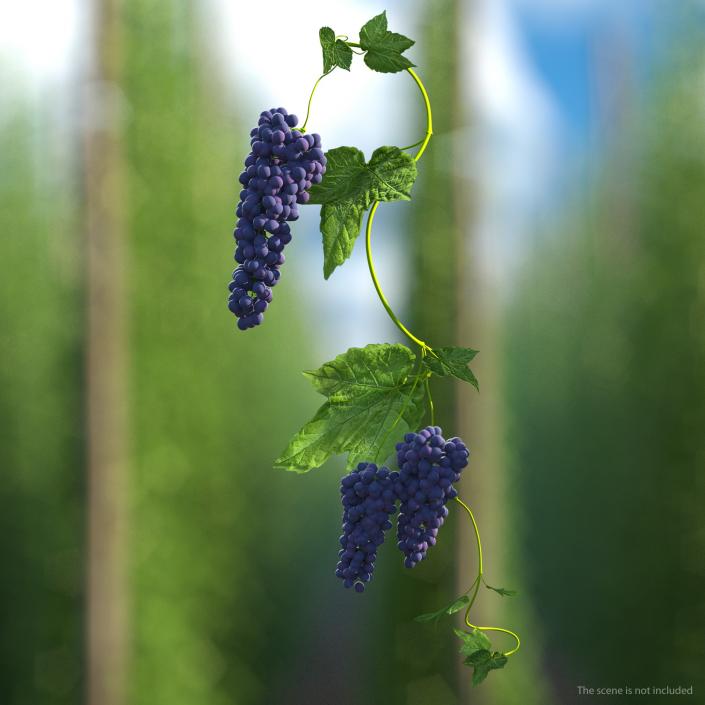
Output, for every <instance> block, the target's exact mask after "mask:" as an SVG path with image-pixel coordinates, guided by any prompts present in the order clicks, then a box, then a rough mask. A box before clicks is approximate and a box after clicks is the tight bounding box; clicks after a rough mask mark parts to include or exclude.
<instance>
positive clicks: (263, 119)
mask: <svg viewBox="0 0 705 705" xmlns="http://www.w3.org/2000/svg"><path fill="white" fill-rule="evenodd" d="M297 124H298V118H297V117H296V115H292V114H289V113H287V111H286V110H284V108H272V109H271V110H265V111H264V112H262V113H261V114H260V117H259V120H258V122H257V127H255V128H253V129H252V130H251V131H250V137H251V140H250V144H251V148H252V151H251V152H250V154H249V155H248V156H247V158H246V159H245V170H244V171H243V172H242V173H241V174H240V176H239V183H240V184H242V186H243V187H244V188H243V189H242V190H241V191H240V202H239V203H238V205H237V209H236V215H237V218H238V221H237V226H236V228H235V232H234V236H235V239H236V240H237V243H238V245H237V248H236V250H235V260H236V262H237V263H238V264H239V265H240V266H239V267H238V268H237V269H236V270H235V272H233V281H232V282H231V283H230V286H229V289H230V291H231V292H232V291H234V290H235V289H237V290H238V292H239V295H238V296H237V297H234V296H233V295H232V294H231V296H230V297H229V298H228V308H229V309H230V310H231V311H232V312H233V313H234V314H235V315H236V316H237V318H238V328H240V330H247V329H248V328H253V327H254V326H257V325H259V324H260V323H261V322H262V319H263V313H264V311H265V310H266V308H267V306H266V304H267V303H269V302H271V300H272V293H271V290H270V289H269V287H272V286H274V285H275V284H276V283H277V281H278V280H279V276H280V271H279V267H281V266H282V265H283V264H284V261H285V258H284V255H283V253H282V250H283V249H284V246H285V245H288V244H289V243H290V242H291V229H290V227H289V224H288V223H287V221H294V220H297V219H298V217H299V211H298V208H297V205H298V204H304V203H307V202H308V200H309V194H308V193H307V190H308V189H309V188H310V187H311V185H312V184H314V183H320V181H321V178H322V175H323V174H325V171H326V157H325V155H324V154H323V151H322V150H321V148H320V147H321V138H320V135H316V134H306V135H302V133H301V131H300V130H293V129H292V128H293V127H295V126H296V125H297ZM267 233H269V234H270V236H269V238H267ZM275 233H276V234H275ZM260 285H262V286H266V287H267V289H266V293H260V291H261V286H260ZM240 290H242V291H240ZM245 297H249V298H250V299H251V302H250V303H249V304H248V302H247V301H245V300H244V298H245ZM260 302H262V303H264V304H265V305H264V307H263V306H261V305H258V304H259V303H260ZM253 306H254V309H253Z"/></svg>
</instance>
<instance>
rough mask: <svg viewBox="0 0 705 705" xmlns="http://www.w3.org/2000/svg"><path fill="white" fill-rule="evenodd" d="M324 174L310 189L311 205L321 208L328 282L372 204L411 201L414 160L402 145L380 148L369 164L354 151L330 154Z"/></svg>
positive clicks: (344, 149) (347, 253) (338, 149)
mask: <svg viewBox="0 0 705 705" xmlns="http://www.w3.org/2000/svg"><path fill="white" fill-rule="evenodd" d="M326 157H327V159H328V164H327V166H326V176H325V178H324V179H323V181H322V182H321V183H320V184H316V185H315V186H313V188H312V189H311V191H310V194H311V197H310V201H309V203H318V204H321V205H322V208H321V234H322V236H323V275H324V277H325V278H326V279H328V277H330V275H331V274H332V273H333V272H334V271H335V268H336V267H338V266H339V265H341V264H343V263H344V262H345V260H346V259H348V258H349V257H350V255H351V254H352V251H353V247H354V245H355V241H356V240H357V237H358V235H359V234H360V230H361V228H362V216H363V214H364V212H365V211H366V210H367V209H368V208H369V207H370V205H371V204H372V203H373V202H374V201H397V200H406V201H408V200H409V199H410V198H411V189H412V187H413V185H414V181H415V180H416V173H417V172H416V162H415V161H414V160H413V158H412V157H411V155H409V154H406V153H405V152H402V151H401V150H400V149H399V148H398V147H379V148H378V149H376V150H375V151H374V153H373V154H372V158H371V159H370V161H369V163H366V162H365V157H364V155H363V153H362V152H361V151H360V150H359V149H356V148H355V147H336V148H335V149H331V150H330V151H329V152H327V153H326Z"/></svg>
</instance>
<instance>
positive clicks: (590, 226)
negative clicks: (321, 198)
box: [0, 0, 705, 705]
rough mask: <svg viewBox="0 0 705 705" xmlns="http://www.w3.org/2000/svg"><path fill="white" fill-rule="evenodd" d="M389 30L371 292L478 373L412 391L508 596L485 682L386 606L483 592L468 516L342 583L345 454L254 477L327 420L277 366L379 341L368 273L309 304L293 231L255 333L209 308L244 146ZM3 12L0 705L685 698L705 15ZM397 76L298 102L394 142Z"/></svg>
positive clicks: (344, 277) (388, 100) (315, 261)
mask: <svg viewBox="0 0 705 705" xmlns="http://www.w3.org/2000/svg"><path fill="white" fill-rule="evenodd" d="M385 7H386V9H387V10H388V14H389V20H390V26H391V28H392V29H395V30H398V31H402V32H404V34H407V35H410V36H412V37H415V38H417V40H418V41H417V45H416V46H415V47H414V48H413V50H412V52H411V55H412V58H413V59H414V61H415V63H416V64H418V66H419V73H420V75H421V76H422V77H423V78H424V81H425V82H426V84H427V87H428V90H429V93H430V95H431V99H432V102H433V106H434V118H435V120H434V122H435V128H436V136H435V137H434V139H433V141H432V142H431V147H430V148H429V151H428V153H427V155H425V156H424V159H423V160H422V162H421V164H420V178H419V181H418V183H417V186H416V190H415V197H414V200H413V202H412V204H411V205H401V206H399V205H393V206H385V207H384V208H383V209H381V211H380V219H379V220H380V234H379V235H378V238H379V242H378V245H377V248H378V250H379V252H378V256H379V257H380V265H379V266H380V272H381V275H382V278H383V280H384V281H385V282H386V283H387V284H388V285H389V289H390V291H391V293H392V297H393V299H394V305H395V308H397V309H398V310H399V311H400V312H402V313H403V314H404V317H405V319H406V320H408V321H410V322H411V324H412V327H413V329H414V330H415V331H417V332H418V333H419V335H421V336H422V337H423V338H424V339H426V340H429V341H432V342H433V343H434V344H436V345H445V344H461V345H470V346H472V347H476V348H479V349H480V351H481V354H480V355H479V357H478V359H477V365H476V370H475V371H476V373H477V374H478V377H479V378H480V384H481V394H480V395H477V394H476V393H475V392H474V391H473V390H470V391H468V390H466V389H457V388H455V387H453V386H452V385H451V384H450V383H449V382H445V383H443V384H442V383H440V382H439V383H438V385H437V388H436V389H435V390H434V396H435V398H436V403H437V406H438V417H439V423H441V424H442V425H443V427H444V428H445V429H446V430H447V432H448V433H449V434H458V435H462V436H463V437H464V438H465V440H466V441H467V442H468V443H469V445H470V446H471V449H472V451H473V457H472V461H471V466H470V470H469V472H468V473H467V474H466V477H465V479H464V481H463V483H462V487H461V490H462V495H463V496H464V497H465V498H466V500H467V501H469V502H470V503H471V504H472V505H473V508H474V509H475V510H476V514H477V516H478V519H479V522H480V529H481V531H482V533H483V540H484V542H485V543H486V553H487V571H488V580H489V582H490V583H491V584H501V585H505V586H507V587H510V588H514V589H516V590H518V592H519V595H518V596H517V597H514V598H500V597H498V596H496V595H494V594H492V593H489V592H487V591H485V592H484V594H483V593H481V600H480V602H479V605H478V615H479V616H478V617H477V620H476V621H479V622H483V623H487V621H489V622H494V623H498V624H502V625H506V626H510V627H512V628H515V629H516V630H517V631H519V632H520V633H521V635H522V637H523V646H522V649H521V651H520V652H519V653H518V654H517V655H516V656H515V657H513V658H512V659H511V662H510V664H509V665H508V666H507V668H506V669H505V670H504V671H502V672H497V673H493V674H492V675H491V676H490V677H489V679H488V680H487V682H486V683H485V684H483V685H482V686H481V687H480V688H478V689H472V688H471V687H470V685H469V675H470V673H469V671H468V669H465V668H464V667H462V665H461V661H460V657H459V656H458V654H457V653H456V647H457V643H456V640H455V638H454V637H453V636H452V634H451V632H450V630H449V629H448V628H447V627H445V628H439V629H435V630H434V629H433V628H432V627H428V626H426V625H420V624H417V623H415V622H413V621H412V619H413V616H414V615H416V614H418V613H420V612H426V611H429V610H430V609H435V608H437V607H440V606H441V605H442V604H444V603H446V602H448V601H450V599H451V598H452V597H453V596H454V595H456V594H458V593H460V592H462V591H464V590H465V589H466V588H467V586H468V584H469V583H470V582H471V581H472V578H473V577H474V573H473V571H474V566H475V557H474V553H473V542H472V536H471V534H470V533H469V527H468V526H467V524H466V522H465V521H464V518H463V517H462V516H460V515H458V514H457V513H456V512H452V514H451V517H450V519H449V521H448V523H447V525H446V528H445V529H444V531H443V536H442V540H441V541H440V543H439V545H438V546H437V547H436V548H435V549H434V550H433V552H432V554H431V555H430V556H429V560H427V561H425V562H424V563H423V564H422V565H420V566H419V567H418V568H416V569H415V570H414V571H413V573H410V572H409V571H405V570H404V569H403V568H402V566H401V561H400V560H395V558H394V556H395V547H394V545H393V542H390V543H391V544H392V545H390V546H385V547H384V550H383V551H382V553H381V559H380V561H379V564H378V574H377V575H376V578H375V581H374V583H373V585H372V586H371V588H370V589H369V590H368V591H367V592H366V593H365V594H364V595H361V596H360V595H356V594H353V593H350V592H348V591H345V590H343V589H342V588H341V586H340V584H339V581H337V580H336V578H335V576H334V575H333V569H334V566H335V562H336V551H337V536H338V533H339V523H340V507H339V498H338V489H337V485H338V481H339V478H340V476H341V474H342V472H343V465H342V463H341V462H339V461H333V462H330V463H328V465H327V466H326V467H324V468H321V469H320V470H318V471H314V472H312V473H310V474H309V475H306V476H295V475H292V474H288V473H285V472H282V471H275V470H273V469H272V459H273V458H274V457H276V455H277V454H278V451H280V450H281V448H283V446H284V445H285V443H286V441H287V439H288V437H289V436H290V435H291V434H292V433H293V432H294V431H295V430H296V429H297V428H298V427H299V426H300V425H301V423H302V422H303V421H304V420H305V419H306V418H307V415H310V414H311V413H312V412H313V411H314V410H315V408H316V407H317V404H318V403H319V399H317V398H316V395H315V394H314V393H313V391H312V390H311V389H310V388H309V385H308V383H307V382H306V380H305V379H304V378H303V377H302V376H301V374H300V371H301V370H303V369H311V368H314V367H317V366H318V365H320V364H321V363H322V362H323V361H324V360H326V359H329V358H330V357H332V356H334V355H335V354H337V353H339V352H343V350H344V349H345V347H347V346H348V345H353V344H355V345H361V344H365V343H366V342H382V341H393V340H395V339H396V338H395V337H394V336H395V330H394V329H393V326H392V325H391V324H390V323H389V322H387V321H386V320H385V318H384V312H383V311H382V310H381V307H379V306H378V304H376V302H375V301H374V300H373V298H372V295H371V294H370V293H369V292H370V291H371V285H369V283H368V281H367V277H366V272H365V270H364V260H363V256H362V252H360V251H356V254H355V257H354V258H353V260H351V262H350V263H349V264H346V266H345V267H344V268H343V269H344V270H345V273H343V272H342V271H341V272H340V273H336V274H335V275H334V276H333V277H332V278H331V280H330V281H329V282H327V283H324V282H323V278H322V274H321V266H320V265H321V255H320V252H319V250H320V245H319V236H318V235H317V234H316V225H317V213H316V212H315V211H317V208H316V207H313V206H312V207H310V212H309V213H307V214H305V216H304V217H303V218H302V220H301V221H300V222H299V223H297V227H296V239H295V241H294V245H292V247H291V248H290V250H291V255H290V254H289V250H288V251H287V258H288V261H287V265H286V267H285V268H284V271H283V274H284V276H283V277H282V281H281V285H280V286H278V287H277V289H276V291H275V294H276V298H275V304H274V305H273V306H272V308H271V310H270V311H269V312H268V314H267V320H266V322H265V325H263V326H261V328H259V329H257V330H254V331H250V332H247V333H241V332H239V331H237V330H236V329H235V326H234V319H233V318H232V316H231V315H230V314H229V312H228V311H227V308H226V305H225V298H226V295H225V293H224V292H225V291H226V289H225V287H226V284H227V282H228V280H229V273H230V270H231V269H232V260H231V257H232V250H233V242H232V238H231V230H232V227H233V225H234V220H235V215H234V211H235V205H236V199H237V194H238V191H239V185H238V183H237V176H238V174H239V171H240V165H241V162H242V160H243V158H244V156H245V154H246V152H247V150H248V144H249V137H248V135H249V129H250V127H251V126H252V125H253V124H254V123H255V122H256V117H257V115H258V113H259V111H260V110H262V109H264V108H266V107H269V104H270V103H276V104H277V105H279V104H285V105H287V106H288V107H289V108H290V109H291V110H294V109H295V110H297V111H299V114H301V113H303V111H304V110H303V109H304V107H305V101H306V99H307V96H308V92H309V90H310V87H311V84H312V82H313V80H314V79H315V78H316V76H317V75H318V72H319V70H320V66H319V63H320V58H319V56H318V48H317V31H318V28H319V27H320V26H322V25H325V24H329V25H331V26H333V27H334V28H335V29H336V31H337V32H347V33H348V34H350V36H351V38H354V37H353V35H354V33H355V31H356V30H357V28H358V27H359V26H360V25H361V24H362V23H363V22H364V21H365V20H367V19H369V17H371V16H372V15H374V14H377V13H378V12H380V11H381V10H382V9H384V8H385ZM0 13H1V14H0V25H1V26H2V27H3V29H1V30H0V261H2V264H3V274H2V276H0V390H1V391H0V467H1V468H2V481H1V482H0V551H1V554H2V577H1V578H0V704H1V705H69V704H73V703H78V702H87V703H89V705H204V704H205V703H207V704H208V705H273V704H275V703H277V704H279V703H286V704H287V705H332V704H334V703H335V705H363V704H364V705H368V704H369V705H377V704H378V703H380V704H382V703H384V704H385V705H464V704H465V703H478V704H480V705H515V704H516V705H520V704H521V705H570V704H571V703H578V702H580V703H585V702H593V703H612V702H625V701H626V702H641V703H645V704H647V705H650V704H651V703H661V702H664V703H670V702H688V703H705V671H704V670H703V663H705V646H704V644H705V641H704V639H703V637H704V635H705V591H704V589H703V588H705V523H704V522H703V518H702V511H703V507H704V506H705V473H703V470H705V54H704V52H703V46H705V44H704V42H703V40H704V39H705V21H704V8H703V5H702V3H701V2H663V1H661V2H659V0H643V1H642V2H631V1H627V0H625V2H623V3H610V2H606V1H602V0H600V1H599V2H594V3H584V2H579V1H578V0H574V1H573V0H571V2H564V3H561V2H557V1H555V2H554V1H553V0H433V2H427V3H421V2H401V0H392V1H390V2H388V3H386V4H381V3H379V2H359V3H353V2H348V1H337V0H335V1H331V0H328V1H327V2H323V0H320V1H319V0H316V2H311V3H306V4H304V5H291V4H287V3H284V2H280V1H279V0H275V1H273V2H271V3H269V4H267V5H266V6H262V7H256V6H255V7H250V6H247V7H245V6H241V7H238V6H236V4H235V3H229V2H227V1H226V0H223V1H222V2H217V1H216V0H209V2H204V3H190V2H187V1H186V0H94V1H93V2H88V0H85V1H84V2H80V1H79V0H61V2H54V3H50V2H42V0H32V2H27V3H24V4H21V5H20V4H16V3H9V2H8V3H3V4H2V5H0ZM253 47H254V48H253ZM338 74H341V75H340V76H339V75H338ZM353 80H356V81H357V83H351V81H353ZM336 81H340V84H339V85H340V86H341V88H340V89H339V92H338V93H336V92H335V90H336V89H335V88H334V87H333V86H332V84H335V83H336ZM346 82H347V83H346ZM366 82H367V83H366ZM402 83H403V78H402V77H389V76H385V77H379V76H372V75H371V74H369V73H366V69H365V68H364V67H363V66H361V65H357V64H356V65H355V66H354V67H353V76H351V77H348V76H345V75H342V72H337V73H336V75H335V76H334V77H331V78H329V79H327V83H326V84H325V85H326V87H325V88H323V87H322V88H321V94H320V95H319V98H318V99H317V100H318V102H314V112H313V118H312V122H311V124H312V126H313V129H315V130H317V131H319V132H321V133H322V136H323V140H324V146H326V147H332V146H337V145H339V144H343V143H347V144H356V145H361V146H363V147H364V148H365V149H366V150H368V152H369V148H371V147H374V146H376V145H377V144H378V143H379V144H381V143H397V144H400V143H404V144H406V143H408V142H413V141H415V139H405V137H406V136H409V137H414V136H416V137H418V135H420V134H421V132H422V130H423V123H422V117H423V114H422V109H421V106H420V105H419V101H418V96H417V94H416V93H415V89H414V87H413V86H406V85H404V86H402V85H401V84H402ZM329 85H331V87H330V88H329V87H328V86H329ZM325 91H329V92H328V93H326V92H325ZM346 91H347V93H346ZM355 91H358V92H359V91H365V93H364V101H368V103H366V104H363V103H364V101H363V100H362V99H360V102H358V100H357V99H356V98H355V95H358V93H355ZM395 91H396V92H395ZM279 94H281V95H282V99H281V100H279V99H277V98H276V96H278V95H279ZM287 99H290V100H291V103H287V102H286V100H287ZM341 101H342V102H341ZM293 103H296V105H293ZM317 116H318V117H317ZM362 118H364V119H365V120H367V122H366V124H365V125H362V124H361V123H360V120H361V119H362ZM304 210H306V211H309V209H304ZM397 558H398V557H397ZM581 685H582V686H586V687H592V688H595V689H597V688H605V687H626V686H628V687H632V688H651V689H653V688H654V687H658V688H663V687H666V686H670V687H672V688H675V687H678V686H682V687H685V688H691V687H692V694H691V695H680V696H676V695H670V696H668V695H664V696H659V695H654V694H653V692H652V693H650V694H649V695H646V696H640V697H636V696H631V697H630V696H626V695H623V696H621V697H608V696H598V695H594V696H588V695H578V686H581Z"/></svg>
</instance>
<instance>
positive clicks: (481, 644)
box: [453, 629, 491, 657]
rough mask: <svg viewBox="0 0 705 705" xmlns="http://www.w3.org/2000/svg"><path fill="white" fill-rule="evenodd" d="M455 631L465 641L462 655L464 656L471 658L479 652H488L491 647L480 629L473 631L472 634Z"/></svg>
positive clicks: (461, 630) (462, 646) (461, 650)
mask: <svg viewBox="0 0 705 705" xmlns="http://www.w3.org/2000/svg"><path fill="white" fill-rule="evenodd" d="M453 631H454V632H455V635H456V636H458V637H460V639H462V640H463V643H462V645H461V647H460V653H461V654H463V655H464V656H468V657H470V656H472V654H474V653H476V652H478V651H483V650H488V649H489V648H490V646H491V643H490V640H489V639H488V638H487V635H486V634H485V633H484V632H482V631H480V630H479V629H473V630H472V631H471V632H468V631H465V630H463V629H454V630H453Z"/></svg>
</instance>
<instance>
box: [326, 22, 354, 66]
mask: <svg viewBox="0 0 705 705" xmlns="http://www.w3.org/2000/svg"><path fill="white" fill-rule="evenodd" d="M318 37H319V39H320V40H321V49H323V73H330V72H331V71H332V70H333V69H334V68H335V67H336V66H340V68H341V69H345V70H346V71H350V64H351V63H352V58H353V54H352V49H351V48H350V47H349V46H348V45H347V44H346V43H345V42H344V41H343V40H342V39H336V38H335V32H334V31H333V30H332V29H331V28H330V27H321V29H320V31H319V32H318Z"/></svg>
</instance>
